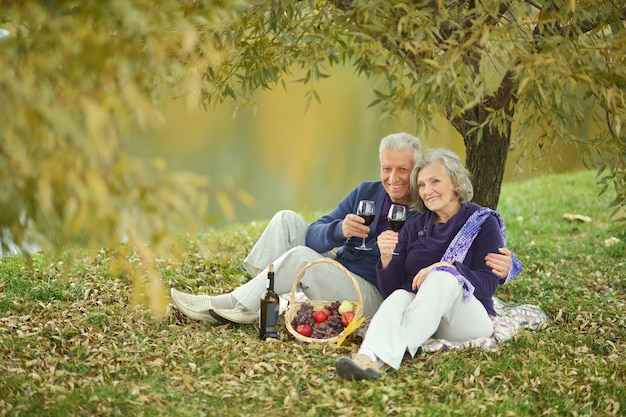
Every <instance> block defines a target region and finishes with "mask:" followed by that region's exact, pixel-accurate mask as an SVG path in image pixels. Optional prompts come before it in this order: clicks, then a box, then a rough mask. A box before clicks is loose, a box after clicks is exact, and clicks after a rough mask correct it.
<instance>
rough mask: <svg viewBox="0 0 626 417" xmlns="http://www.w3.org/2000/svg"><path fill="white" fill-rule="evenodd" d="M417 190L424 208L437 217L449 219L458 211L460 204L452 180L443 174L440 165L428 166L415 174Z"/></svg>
mask: <svg viewBox="0 0 626 417" xmlns="http://www.w3.org/2000/svg"><path fill="white" fill-rule="evenodd" d="M417 189H418V192H419V196H420V198H421V199H422V201H424V205H425V206H426V208H427V209H429V210H430V211H433V212H435V213H437V214H438V215H439V217H444V218H445V217H450V216H452V215H454V214H456V213H457V212H458V211H459V208H460V206H461V204H460V203H459V199H458V196H457V194H456V190H455V189H454V184H453V183H452V178H450V177H449V176H448V175H447V174H446V173H445V171H444V170H443V167H442V166H441V164H439V163H434V164H430V165H427V166H425V167H424V168H422V169H421V170H420V172H419V173H418V174H417ZM442 215H443V216H442Z"/></svg>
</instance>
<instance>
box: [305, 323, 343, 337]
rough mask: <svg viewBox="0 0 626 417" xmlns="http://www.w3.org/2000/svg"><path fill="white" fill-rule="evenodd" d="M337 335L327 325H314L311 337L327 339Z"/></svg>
mask: <svg viewBox="0 0 626 417" xmlns="http://www.w3.org/2000/svg"><path fill="white" fill-rule="evenodd" d="M342 330H343V329H342ZM337 334H338V333H335V332H334V330H333V329H332V328H331V327H330V326H329V325H328V323H315V326H313V333H312V334H311V337H312V338H314V339H329V338H331V337H335V336H337Z"/></svg>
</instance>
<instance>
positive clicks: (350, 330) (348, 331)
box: [337, 317, 365, 346]
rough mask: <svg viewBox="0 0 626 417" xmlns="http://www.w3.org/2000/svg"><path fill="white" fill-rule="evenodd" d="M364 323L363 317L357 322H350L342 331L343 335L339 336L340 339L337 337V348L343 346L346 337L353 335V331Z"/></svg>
mask: <svg viewBox="0 0 626 417" xmlns="http://www.w3.org/2000/svg"><path fill="white" fill-rule="evenodd" d="M364 321H365V317H361V318H360V319H358V320H352V321H351V322H350V324H348V327H346V328H345V329H343V334H342V335H341V337H339V339H337V346H341V345H342V344H343V342H345V341H346V337H348V336H350V335H351V334H352V333H354V331H355V330H356V329H358V328H359V326H361V324H363V322H364Z"/></svg>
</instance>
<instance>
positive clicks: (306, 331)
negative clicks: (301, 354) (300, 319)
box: [296, 323, 313, 337]
mask: <svg viewBox="0 0 626 417" xmlns="http://www.w3.org/2000/svg"><path fill="white" fill-rule="evenodd" d="M296 332H298V333H300V334H301V335H302V336H304V337H309V336H311V333H313V328H312V327H311V325H310V324H306V323H305V324H299V325H298V327H296Z"/></svg>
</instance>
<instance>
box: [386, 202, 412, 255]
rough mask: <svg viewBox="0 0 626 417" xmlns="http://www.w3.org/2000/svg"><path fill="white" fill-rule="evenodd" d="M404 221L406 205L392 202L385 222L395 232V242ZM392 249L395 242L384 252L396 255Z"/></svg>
mask: <svg viewBox="0 0 626 417" xmlns="http://www.w3.org/2000/svg"><path fill="white" fill-rule="evenodd" d="M404 222H406V206H404V205H402V204H392V205H391V207H389V213H387V223H388V224H389V228H390V229H391V230H393V231H394V232H395V235H396V244H397V243H398V238H397V237H398V232H400V229H402V226H404ZM394 249H395V244H394V246H393V248H391V249H389V251H388V252H385V253H389V254H391V255H397V253H396V252H394ZM381 252H382V250H381Z"/></svg>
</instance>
